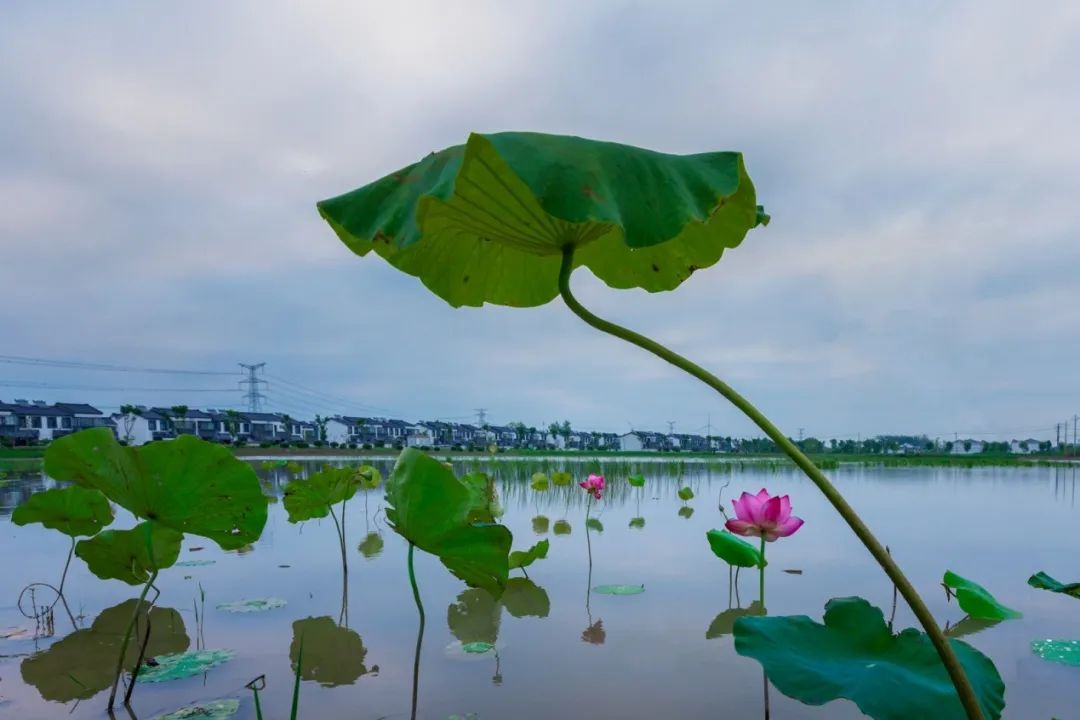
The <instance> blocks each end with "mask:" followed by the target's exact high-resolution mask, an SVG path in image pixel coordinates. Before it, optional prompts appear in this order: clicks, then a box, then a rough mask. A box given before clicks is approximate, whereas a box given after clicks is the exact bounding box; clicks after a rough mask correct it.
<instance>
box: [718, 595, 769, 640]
mask: <svg viewBox="0 0 1080 720" xmlns="http://www.w3.org/2000/svg"><path fill="white" fill-rule="evenodd" d="M764 614H765V608H764V606H762V604H761V603H760V602H758V601H757V600H755V601H754V602H752V603H750V607H744V608H728V609H727V610H725V611H724V612H722V613H720V614H719V615H717V616H716V617H715V618H713V621H712V623H710V624H709V629H708V630H706V631H705V639H706V640H715V639H716V638H718V637H723V636H724V635H730V634H732V633H733V632H735V621H736V620H738V619H739V618H741V617H757V616H760V615H764Z"/></svg>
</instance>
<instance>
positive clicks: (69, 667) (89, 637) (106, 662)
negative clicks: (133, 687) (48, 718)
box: [20, 598, 191, 703]
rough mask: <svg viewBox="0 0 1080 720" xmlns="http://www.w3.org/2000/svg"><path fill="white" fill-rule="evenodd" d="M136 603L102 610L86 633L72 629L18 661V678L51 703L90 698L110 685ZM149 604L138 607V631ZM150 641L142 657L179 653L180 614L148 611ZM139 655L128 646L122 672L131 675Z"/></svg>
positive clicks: (185, 642)
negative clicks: (63, 636)
mask: <svg viewBox="0 0 1080 720" xmlns="http://www.w3.org/2000/svg"><path fill="white" fill-rule="evenodd" d="M135 603H136V600H135V598H132V599H130V600H125V601H124V602H122V603H120V604H119V605H114V606H112V607H110V608H107V609H105V610H102V611H101V614H99V615H98V616H97V617H96V618H95V619H94V621H93V623H92V624H91V625H90V627H89V628H84V629H82V630H76V631H75V632H73V633H71V634H70V635H68V636H67V637H65V638H63V639H61V640H58V641H57V642H55V643H53V644H52V645H51V646H49V647H48V648H47V649H46V650H43V651H42V652H39V653H36V654H34V655H32V656H30V657H28V658H26V659H25V660H23V662H22V665H21V667H20V671H21V673H22V679H23V681H24V682H25V683H26V684H27V685H32V686H33V687H35V688H37V690H38V692H39V693H41V697H43V698H44V699H45V700H50V701H52V702H61V703H66V702H71V701H72V700H86V699H89V698H92V697H93V696H94V695H96V694H98V693H99V692H101V691H102V690H104V689H106V688H107V687H109V686H110V685H112V681H113V674H114V673H115V672H116V659H117V657H118V656H119V654H120V645H121V643H122V642H123V639H124V630H125V629H126V628H127V625H128V623H129V622H130V621H131V617H132V615H133V614H134V613H135ZM148 608H149V604H148V603H143V604H142V606H141V607H140V611H139V618H138V626H139V627H142V628H145V627H146V616H147V610H148ZM149 615H150V621H151V622H150V639H149V641H148V643H147V646H146V655H147V657H154V656H155V655H161V654H166V653H178V652H184V651H185V650H187V649H188V647H189V646H190V645H191V639H190V638H189V637H188V635H187V630H186V629H185V627H184V619H183V617H181V615H180V613H179V612H177V611H176V610H173V609H171V608H163V607H155V608H153V609H152V610H149ZM138 656H139V648H138V643H135V642H130V643H128V646H127V651H126V653H125V655H124V669H125V670H127V671H129V672H130V671H131V670H132V669H133V668H134V667H135V661H136V660H137V659H138Z"/></svg>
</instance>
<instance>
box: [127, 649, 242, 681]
mask: <svg viewBox="0 0 1080 720" xmlns="http://www.w3.org/2000/svg"><path fill="white" fill-rule="evenodd" d="M234 655H235V653H234V652H233V651H232V650H193V651H191V652H185V653H177V654H174V655H160V656H157V657H155V658H154V661H155V662H156V663H157V664H156V665H152V666H147V667H144V668H143V669H142V670H140V671H139V682H148V683H159V682H167V681H169V680H182V679H184V678H188V677H192V676H194V675H202V674H203V673H204V672H206V671H207V670H210V669H211V668H215V667H217V666H218V665H222V664H224V663H227V662H229V661H230V660H232V659H233V656H234Z"/></svg>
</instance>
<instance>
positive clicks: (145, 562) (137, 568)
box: [75, 523, 184, 585]
mask: <svg viewBox="0 0 1080 720" xmlns="http://www.w3.org/2000/svg"><path fill="white" fill-rule="evenodd" d="M148 531H149V533H150V546H149V547H148V546H147V532H148ZM183 539H184V536H183V535H181V534H180V533H178V532H176V531H175V530H173V529H172V528H167V527H162V526H161V525H158V524H157V523H140V524H138V525H136V526H135V527H133V528H132V529H130V530H105V531H103V532H100V533H98V534H97V535H95V536H94V537H92V538H90V539H89V540H80V541H79V542H78V543H77V544H76V545H75V554H76V555H77V556H78V557H80V558H82V559H83V560H84V561H85V562H86V565H87V567H89V568H90V572H92V573H94V574H95V575H97V576H98V577H99V578H101V579H102V580H122V581H124V582H126V583H127V584H128V585H142V584H143V583H145V582H146V581H147V580H149V579H150V573H151V572H153V570H154V568H155V567H156V568H157V569H158V570H164V569H165V568H168V567H172V565H173V563H175V562H176V560H177V558H178V557H179V556H180V543H181V542H182V541H183ZM151 548H152V550H153V553H154V555H153V558H151V557H150V551H151Z"/></svg>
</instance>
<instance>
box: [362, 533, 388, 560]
mask: <svg viewBox="0 0 1080 720" xmlns="http://www.w3.org/2000/svg"><path fill="white" fill-rule="evenodd" d="M383 545H384V543H383V537H382V535H381V534H380V533H377V532H369V533H368V534H367V536H366V537H364V539H363V540H362V541H360V545H359V546H357V548H356V549H357V550H359V551H360V554H361V555H363V556H364V557H365V558H366V559H368V560H373V559H374V558H377V557H379V556H380V555H382V551H383Z"/></svg>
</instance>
